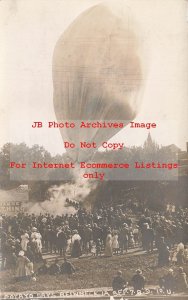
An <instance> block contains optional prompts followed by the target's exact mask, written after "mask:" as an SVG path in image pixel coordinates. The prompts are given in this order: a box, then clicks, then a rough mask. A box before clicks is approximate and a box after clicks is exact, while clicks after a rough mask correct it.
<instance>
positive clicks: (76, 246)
mask: <svg viewBox="0 0 188 300" xmlns="http://www.w3.org/2000/svg"><path fill="white" fill-rule="evenodd" d="M80 241H81V236H80V235H79V234H78V230H73V236H72V251H71V257H74V258H78V257H80V256H81V255H82V251H81V245H80Z"/></svg>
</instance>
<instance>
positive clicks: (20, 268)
mask: <svg viewBox="0 0 188 300" xmlns="http://www.w3.org/2000/svg"><path fill="white" fill-rule="evenodd" d="M29 263H30V260H29V259H28V258H27V257H26V256H24V251H23V250H21V251H20V252H19V253H18V258H17V262H16V279H17V280H24V279H26V278H27V277H28V276H29V275H30V272H29V269H28V265H29Z"/></svg>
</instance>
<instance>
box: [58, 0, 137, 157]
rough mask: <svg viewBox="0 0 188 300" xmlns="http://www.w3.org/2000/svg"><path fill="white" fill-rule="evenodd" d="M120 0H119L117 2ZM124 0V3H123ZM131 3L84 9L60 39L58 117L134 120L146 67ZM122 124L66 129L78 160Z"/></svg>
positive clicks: (63, 131)
mask: <svg viewBox="0 0 188 300" xmlns="http://www.w3.org/2000/svg"><path fill="white" fill-rule="evenodd" d="M117 3H118V1H117ZM120 3H122V2H120ZM130 16H131V14H130V11H129V8H127V7H125V6H124V7H123V9H121V5H120V6H119V10H113V9H111V7H110V5H108V4H99V5H96V6H94V7H92V8H90V9H88V10H87V11H86V12H84V13H82V14H81V15H80V16H79V17H78V18H77V19H76V20H75V21H74V22H73V23H72V24H71V25H70V26H69V28H68V29H67V30H66V32H64V33H63V35H62V36H61V37H60V39H59V40H58V42H57V44H56V47H55V50H54V55H53V85H54V109H55V113H56V117H57V120H58V121H70V120H72V121H75V122H76V121H78V123H80V122H79V121H80V120H81V121H82V120H87V121H91V120H97V121H107V120H110V121H115V120H123V121H124V124H128V123H129V122H130V121H131V120H133V119H134V118H135V116H136V114H137V112H138V110H139V107H140V100H141V97H139V93H140V88H141V85H142V78H143V70H142V61H141V55H140V52H139V38H138V30H137V29H136V27H135V26H134V24H133V20H132V17H130ZM119 130H120V128H113V129H112V128H110V129H101V128H92V129H83V128H79V127H77V128H76V129H71V128H70V129H69V128H61V129H60V131H61V135H62V138H63V140H64V141H69V142H73V143H75V144H76V145H77V147H76V148H75V149H67V151H68V154H69V156H70V157H71V159H73V160H74V161H85V160H88V159H90V158H91V156H92V154H93V152H94V151H95V150H96V149H87V150H85V149H81V148H80V144H79V143H80V141H82V142H84V141H86V142H93V141H94V142H96V143H97V147H99V146H100V145H101V143H102V142H104V141H107V140H108V139H110V138H111V137H112V136H113V135H114V134H116V133H117V132H118V131H119Z"/></svg>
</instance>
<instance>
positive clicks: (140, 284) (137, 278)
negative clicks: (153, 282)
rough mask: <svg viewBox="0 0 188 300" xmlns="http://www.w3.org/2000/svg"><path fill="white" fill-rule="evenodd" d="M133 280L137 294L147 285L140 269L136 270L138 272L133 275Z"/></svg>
mask: <svg viewBox="0 0 188 300" xmlns="http://www.w3.org/2000/svg"><path fill="white" fill-rule="evenodd" d="M131 282H132V285H133V288H134V293H135V294H137V292H138V291H143V289H144V286H145V277H144V276H143V275H142V271H141V270H140V269H138V270H136V274H135V275H133V277H132V279H131Z"/></svg>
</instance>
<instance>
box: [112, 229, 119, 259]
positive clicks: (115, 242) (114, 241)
mask: <svg viewBox="0 0 188 300" xmlns="http://www.w3.org/2000/svg"><path fill="white" fill-rule="evenodd" d="M112 249H113V251H114V252H115V254H118V251H119V242H118V233H117V232H114V234H113V236H112Z"/></svg>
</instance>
